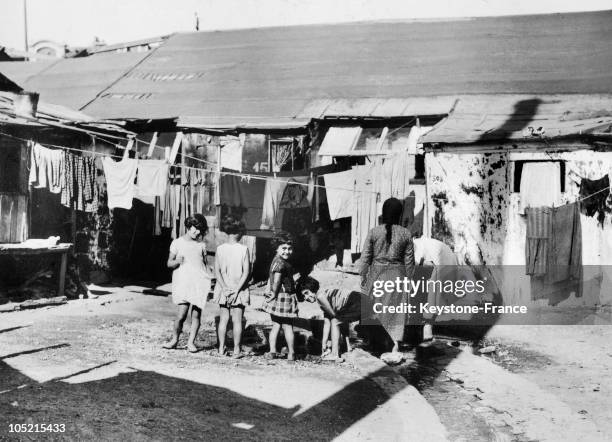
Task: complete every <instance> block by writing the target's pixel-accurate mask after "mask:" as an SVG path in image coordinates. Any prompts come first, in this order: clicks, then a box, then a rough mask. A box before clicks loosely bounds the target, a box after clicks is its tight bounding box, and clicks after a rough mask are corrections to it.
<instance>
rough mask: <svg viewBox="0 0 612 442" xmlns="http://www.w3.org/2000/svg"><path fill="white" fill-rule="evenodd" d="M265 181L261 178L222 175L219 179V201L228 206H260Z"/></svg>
mask: <svg viewBox="0 0 612 442" xmlns="http://www.w3.org/2000/svg"><path fill="white" fill-rule="evenodd" d="M265 186H266V182H265V181H264V180H261V179H250V180H247V178H246V176H245V177H240V176H234V175H223V173H222V174H221V179H220V181H219V196H220V203H221V204H223V205H226V206H230V207H261V206H262V204H263V198H264V189H265Z"/></svg>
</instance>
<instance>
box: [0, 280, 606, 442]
mask: <svg viewBox="0 0 612 442" xmlns="http://www.w3.org/2000/svg"><path fill="white" fill-rule="evenodd" d="M317 276H318V277H319V279H324V280H325V283H326V284H328V285H338V286H340V285H342V286H351V285H352V284H353V285H354V284H355V278H354V277H352V276H347V275H345V274H342V273H337V272H325V274H321V275H317ZM253 299H254V303H253V304H254V305H253V308H251V309H249V311H248V313H247V330H248V333H247V337H246V341H247V345H249V346H250V347H252V348H253V349H254V351H255V354H254V355H252V356H249V357H246V358H244V359H240V360H233V359H230V358H222V357H219V356H216V355H214V351H210V350H211V349H212V347H213V346H214V344H215V343H216V336H215V332H214V329H215V326H214V324H215V316H216V315H217V313H218V312H217V310H216V308H215V307H214V305H212V304H211V305H210V308H207V309H206V311H205V317H204V320H203V327H202V330H201V332H200V334H199V345H200V346H201V347H203V350H202V351H200V352H198V353H196V354H190V353H188V352H187V351H185V349H184V346H185V341H184V338H182V340H181V342H180V345H179V349H178V350H173V351H168V350H163V349H162V348H161V344H162V343H163V342H164V341H165V340H166V339H167V338H168V337H169V335H170V324H171V321H172V319H173V315H174V306H173V305H172V303H171V300H170V299H169V298H168V297H161V296H149V295H144V294H141V293H132V292H129V291H126V290H118V291H116V292H114V293H109V294H106V295H101V296H99V297H98V298H96V299H83V300H74V301H70V302H69V303H68V304H66V305H63V306H59V307H52V308H41V309H36V310H28V311H19V312H13V313H3V314H0V320H1V324H2V325H1V326H0V440H12V439H15V440H37V439H41V438H42V439H60V440H83V439H95V440H118V439H122V440H123V439H125V440H190V439H204V440H211V439H214V440H231V439H235V440H244V439H253V440H306V439H313V440H331V439H334V438H339V439H341V440H419V438H418V437H416V434H417V433H416V432H413V431H410V428H402V427H401V426H400V425H396V424H397V423H398V422H407V421H409V418H410V416H417V411H418V409H421V408H423V404H425V405H427V403H428V404H429V405H427V406H430V407H433V410H435V412H434V414H437V416H434V417H435V419H431V421H427V419H425V420H424V421H423V422H421V423H420V424H421V426H422V427H427V426H432V427H434V426H435V425H439V423H440V422H441V423H442V424H443V426H444V427H445V429H446V438H447V439H448V440H452V441H467V440H483V441H484V440H509V441H531V440H611V439H612V419H610V417H612V416H611V415H610V411H609V410H610V409H611V407H610V405H611V400H610V397H611V394H610V393H611V391H610V383H609V382H606V379H607V377H608V376H609V375H610V374H611V373H610V371H611V369H612V351H611V350H610V347H609V342H610V339H611V338H612V328H611V327H609V326H606V325H600V326H593V325H582V326H542V327H535V326H497V327H494V328H493V329H491V330H490V331H489V333H488V335H487V338H486V339H485V341H483V342H477V343H475V342H471V341H467V340H454V339H452V338H449V339H446V338H441V337H439V336H438V338H437V340H436V342H435V343H434V345H432V346H430V347H427V348H422V347H416V348H409V347H407V348H404V351H405V361H404V362H403V363H402V364H401V365H399V366H396V367H393V370H394V372H395V373H397V374H398V375H400V376H401V377H403V378H404V379H405V380H407V381H408V382H407V384H406V385H408V384H410V385H412V386H414V387H416V390H418V393H420V396H419V397H420V398H421V400H422V398H424V400H426V401H427V402H425V401H424V400H423V402H419V401H418V399H419V398H417V397H415V396H412V399H408V400H406V401H404V402H405V403H403V404H400V405H399V406H398V403H397V400H396V401H395V402H394V401H393V397H394V396H395V399H397V398H398V397H399V396H398V395H396V394H394V393H390V392H389V391H388V390H385V389H384V388H381V386H380V383H377V382H374V381H375V380H376V379H375V377H376V376H375V375H374V376H372V375H368V374H367V373H364V370H363V369H362V368H363V367H361V369H360V367H358V366H356V365H355V364H352V363H351V362H350V360H349V361H347V362H346V363H344V364H340V365H336V364H328V363H322V362H321V361H320V358H318V357H317V355H316V354H314V353H316V349H317V347H316V345H315V346H313V345H314V344H313V341H312V339H311V340H309V339H308V338H309V335H310V332H309V330H308V325H309V324H310V321H309V319H310V318H311V317H316V316H319V315H320V311H319V310H318V307H317V306H315V305H312V304H304V305H303V306H301V312H300V316H301V318H302V323H301V324H302V326H303V328H302V329H300V336H301V339H300V340H299V348H300V349H301V352H302V356H301V358H300V360H298V361H297V362H295V363H290V362H287V361H285V360H274V361H267V360H265V359H264V358H262V357H261V356H260V355H258V354H257V353H258V352H261V351H263V348H258V343H261V335H262V334H263V335H265V330H266V328H267V327H268V317H267V315H266V314H265V313H263V312H261V311H258V310H257V307H258V302H261V298H260V297H259V296H257V295H255V296H254V297H253ZM186 326H187V325H186ZM491 345H493V346H495V351H494V352H492V353H488V354H485V355H482V354H480V353H479V352H478V349H479V348H482V347H484V346H491ZM306 352H310V353H312V354H309V355H306V354H304V353H306ZM366 364H367V361H366ZM399 388H400V389H402V388H404V387H401V385H400V387H399ZM418 393H417V394H418ZM438 418H439V420H438ZM390 422H391V423H393V425H389V423H390ZM43 423H44V424H49V423H52V424H61V423H64V424H65V425H66V431H65V432H63V433H53V434H52V435H50V434H36V433H19V434H17V433H9V425H10V424H32V425H34V424H43Z"/></svg>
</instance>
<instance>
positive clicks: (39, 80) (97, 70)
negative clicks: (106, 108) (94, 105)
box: [0, 52, 149, 113]
mask: <svg viewBox="0 0 612 442" xmlns="http://www.w3.org/2000/svg"><path fill="white" fill-rule="evenodd" d="M147 55H149V53H148V52H127V53H122V54H100V55H96V56H92V57H84V58H64V59H60V60H55V61H35V62H5V63H0V72H2V73H3V74H5V75H6V76H7V77H9V78H10V79H12V80H13V81H15V82H17V83H18V84H19V85H21V86H22V87H23V88H24V89H26V90H29V91H35V92H38V93H39V94H40V98H41V99H43V100H45V101H47V102H50V103H56V104H58V105H62V106H66V107H69V108H72V109H79V110H82V109H83V108H84V107H85V106H86V105H87V104H88V103H90V102H91V101H93V100H94V99H95V98H96V96H97V95H98V93H101V92H103V91H104V90H106V89H107V88H108V87H110V86H111V85H112V84H114V83H115V82H116V81H117V80H119V79H120V78H121V77H122V76H123V75H124V74H125V73H126V72H127V71H128V70H130V69H131V68H133V67H134V66H135V65H136V64H137V63H138V62H140V61H141V60H142V59H143V58H144V57H146V56H147ZM88 113H89V112H88Z"/></svg>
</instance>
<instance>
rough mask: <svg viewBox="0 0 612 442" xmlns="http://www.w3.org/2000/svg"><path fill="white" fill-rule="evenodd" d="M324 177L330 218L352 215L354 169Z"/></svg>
mask: <svg viewBox="0 0 612 442" xmlns="http://www.w3.org/2000/svg"><path fill="white" fill-rule="evenodd" d="M323 179H324V180H325V194H326V196H327V205H328V207H329V218H330V219H331V220H332V221H334V220H336V219H338V218H346V217H348V216H351V215H352V213H353V205H354V199H355V192H354V189H355V172H354V170H352V169H351V170H347V171H344V172H337V173H330V174H326V175H323Z"/></svg>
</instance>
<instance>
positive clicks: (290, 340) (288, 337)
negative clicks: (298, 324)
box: [283, 323, 295, 361]
mask: <svg viewBox="0 0 612 442" xmlns="http://www.w3.org/2000/svg"><path fill="white" fill-rule="evenodd" d="M283 333H284V334H285V341H287V349H288V350H289V353H288V354H287V359H288V360H290V361H293V360H295V347H294V340H295V339H294V336H293V324H291V323H283Z"/></svg>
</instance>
